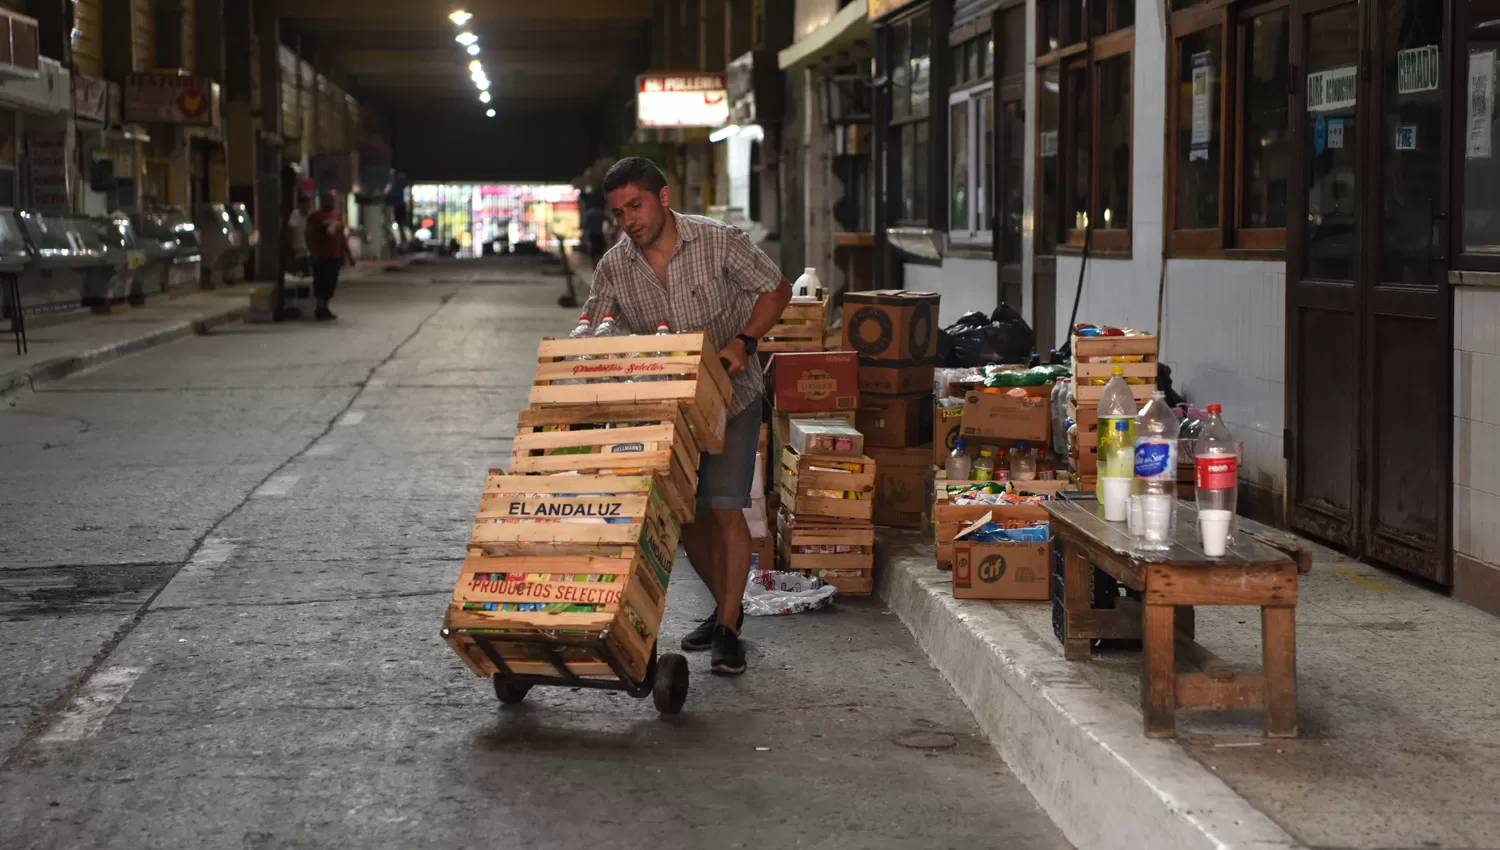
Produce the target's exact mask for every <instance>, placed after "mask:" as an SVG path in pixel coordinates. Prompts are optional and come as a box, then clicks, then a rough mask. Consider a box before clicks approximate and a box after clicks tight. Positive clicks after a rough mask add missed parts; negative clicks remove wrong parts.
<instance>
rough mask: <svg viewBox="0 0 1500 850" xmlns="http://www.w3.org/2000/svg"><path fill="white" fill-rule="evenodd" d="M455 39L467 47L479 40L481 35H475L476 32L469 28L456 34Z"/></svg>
mask: <svg viewBox="0 0 1500 850" xmlns="http://www.w3.org/2000/svg"><path fill="white" fill-rule="evenodd" d="M453 40H454V41H456V42H458V43H459V44H462V45H464V46H465V47H467V46H468V45H470V44H473V43H475V42H476V41H479V36H477V35H475V34H474V33H471V32H469V31H468V30H464V31H463V32H461V33H459V34H458V35H455V36H454V37H453Z"/></svg>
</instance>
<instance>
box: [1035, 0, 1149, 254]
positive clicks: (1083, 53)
mask: <svg viewBox="0 0 1500 850" xmlns="http://www.w3.org/2000/svg"><path fill="white" fill-rule="evenodd" d="M1113 5H1114V3H1113V2H1111V6H1113ZM1115 15H1116V12H1115V10H1114V9H1113V8H1111V9H1110V10H1109V11H1108V16H1107V19H1108V20H1110V21H1114V20H1115ZM1087 25H1088V22H1087V15H1085V19H1084V26H1085V27H1087ZM1121 56H1125V57H1129V62H1130V76H1129V79H1130V101H1131V108H1130V109H1128V110H1126V119H1127V133H1128V134H1129V135H1130V137H1131V144H1130V162H1129V164H1128V165H1127V166H1126V168H1127V170H1128V172H1129V180H1128V182H1127V184H1126V189H1125V191H1126V197H1128V198H1131V199H1132V201H1133V198H1134V195H1133V192H1134V191H1135V174H1134V167H1135V166H1134V164H1135V138H1134V133H1135V101H1136V97H1135V95H1136V92H1135V26H1134V25H1133V24H1132V25H1131V26H1128V27H1122V28H1119V29H1116V30H1114V31H1112V32H1109V33H1106V34H1104V35H1100V36H1095V37H1093V38H1092V40H1090V39H1089V38H1088V37H1085V38H1084V40H1083V41H1081V42H1078V43H1076V44H1070V45H1068V46H1066V47H1061V48H1058V49H1057V50H1054V51H1052V52H1051V53H1048V54H1045V55H1043V56H1038V57H1037V58H1036V79H1035V81H1034V85H1036V86H1037V93H1038V95H1039V96H1040V95H1041V87H1042V86H1043V85H1045V82H1044V77H1045V74H1046V72H1047V70H1048V69H1049V68H1051V67H1052V66H1054V65H1056V66H1058V71H1059V73H1058V86H1059V89H1058V104H1059V107H1058V128H1057V134H1058V139H1057V157H1058V165H1057V202H1056V210H1055V211H1054V213H1055V214H1056V215H1057V217H1058V221H1057V223H1056V224H1057V236H1058V239H1057V245H1056V251H1057V253H1059V254H1070V253H1079V252H1081V251H1082V250H1083V245H1084V238H1085V234H1086V232H1087V231H1086V230H1085V229H1084V228H1078V227H1074V226H1073V224H1074V223H1076V219H1075V221H1074V222H1070V221H1068V220H1067V217H1068V210H1070V209H1071V207H1072V206H1073V204H1072V195H1073V190H1074V188H1075V187H1074V185H1073V183H1074V180H1073V177H1074V174H1073V171H1074V168H1073V166H1074V152H1075V151H1076V149H1077V148H1076V144H1075V137H1074V133H1075V132H1076V128H1075V127H1074V126H1073V125H1074V124H1075V123H1076V122H1075V121H1074V120H1073V112H1072V110H1071V109H1069V108H1068V104H1069V103H1071V102H1072V95H1071V91H1070V89H1071V88H1072V87H1071V85H1070V80H1071V72H1072V71H1073V70H1074V69H1075V68H1077V67H1078V66H1079V65H1080V64H1082V65H1085V66H1086V68H1087V79H1088V82H1087V86H1088V89H1089V92H1088V103H1089V107H1088V109H1089V121H1090V122H1091V124H1093V125H1094V130H1093V131H1092V132H1090V134H1089V188H1088V210H1087V212H1088V216H1089V218H1090V220H1095V217H1096V216H1098V215H1099V214H1100V213H1099V203H1100V186H1101V184H1100V171H1099V162H1100V159H1099V132H1098V129H1097V128H1098V126H1099V123H1100V115H1099V79H1100V66H1101V65H1103V64H1104V63H1105V62H1107V61H1110V60H1113V59H1118V58H1119V57H1121ZM1036 128H1037V129H1036V168H1035V171H1036V186H1035V191H1036V197H1037V199H1038V200H1037V204H1036V206H1037V208H1038V209H1039V210H1040V209H1041V208H1042V207H1044V206H1045V204H1044V203H1043V202H1042V200H1041V199H1042V193H1043V188H1042V170H1043V165H1042V159H1043V157H1042V140H1041V133H1042V122H1041V121H1040V120H1038V121H1037V122H1036ZM1134 206H1135V204H1134V203H1133V202H1132V203H1131V204H1130V207H1131V208H1130V209H1128V210H1127V213H1126V221H1125V226H1124V227H1120V228H1109V229H1105V228H1099V227H1095V228H1093V236H1092V237H1091V242H1090V245H1089V252H1090V253H1091V254H1096V255H1107V256H1117V257H1128V256H1130V252H1131V233H1132V232H1133V217H1134V212H1135V211H1134Z"/></svg>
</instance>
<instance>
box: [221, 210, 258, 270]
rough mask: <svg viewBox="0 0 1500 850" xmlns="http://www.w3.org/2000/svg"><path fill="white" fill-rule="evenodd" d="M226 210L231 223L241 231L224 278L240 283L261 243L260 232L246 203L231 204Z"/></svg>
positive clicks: (236, 229)
mask: <svg viewBox="0 0 1500 850" xmlns="http://www.w3.org/2000/svg"><path fill="white" fill-rule="evenodd" d="M225 210H226V211H227V212H228V213H229V225H230V226H231V227H232V228H234V230H235V231H236V232H238V233H239V245H238V247H237V248H236V249H235V252H234V256H233V257H231V258H230V260H229V266H228V267H227V268H226V270H225V272H224V279H225V280H227V281H229V282H230V283H239V282H241V281H243V280H244V279H245V266H246V265H247V264H248V263H249V262H250V257H251V255H252V254H254V253H255V247H256V246H257V245H259V244H260V232H259V231H257V230H256V229H255V222H253V221H251V220H250V211H249V210H247V209H246V208H245V205H244V204H229V205H228V206H227V207H225Z"/></svg>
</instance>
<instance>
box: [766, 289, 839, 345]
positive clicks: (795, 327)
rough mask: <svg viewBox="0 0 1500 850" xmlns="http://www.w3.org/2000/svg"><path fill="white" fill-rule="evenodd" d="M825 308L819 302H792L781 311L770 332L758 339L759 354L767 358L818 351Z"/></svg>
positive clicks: (822, 343)
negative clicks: (771, 355)
mask: <svg viewBox="0 0 1500 850" xmlns="http://www.w3.org/2000/svg"><path fill="white" fill-rule="evenodd" d="M827 324H828V305H827V304H826V303H825V302H823V301H793V302H792V303H790V304H788V305H786V309H784V310H782V311H781V318H780V319H777V320H776V326H775V327H774V328H771V332H770V333H768V334H766V335H765V336H764V337H762V338H761V341H760V346H759V350H760V351H763V352H766V353H767V354H781V353H786V352H804V351H822V350H823V347H824V345H825V341H824V340H825V334H826V331H825V326H826V325H827Z"/></svg>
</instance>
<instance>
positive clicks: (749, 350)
mask: <svg viewBox="0 0 1500 850" xmlns="http://www.w3.org/2000/svg"><path fill="white" fill-rule="evenodd" d="M735 339H737V340H739V341H741V342H743V343H744V344H745V353H746V354H754V353H755V349H757V348H759V347H760V340H758V339H756V338H755V337H753V336H750V335H749V334H737V335H736V336H735Z"/></svg>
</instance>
